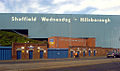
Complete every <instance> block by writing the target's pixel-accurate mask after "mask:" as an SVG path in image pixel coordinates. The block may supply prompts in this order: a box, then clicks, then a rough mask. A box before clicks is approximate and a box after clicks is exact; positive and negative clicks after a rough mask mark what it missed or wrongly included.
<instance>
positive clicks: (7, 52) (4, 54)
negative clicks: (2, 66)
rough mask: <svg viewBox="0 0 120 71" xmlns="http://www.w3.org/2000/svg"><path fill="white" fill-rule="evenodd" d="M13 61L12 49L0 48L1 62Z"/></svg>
mask: <svg viewBox="0 0 120 71" xmlns="http://www.w3.org/2000/svg"><path fill="white" fill-rule="evenodd" d="M11 59H12V47H6V46H0V60H11Z"/></svg>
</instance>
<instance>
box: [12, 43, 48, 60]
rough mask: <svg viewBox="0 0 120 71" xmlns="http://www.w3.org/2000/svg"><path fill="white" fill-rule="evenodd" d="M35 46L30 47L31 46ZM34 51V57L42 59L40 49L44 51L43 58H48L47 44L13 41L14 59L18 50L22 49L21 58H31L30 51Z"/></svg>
mask: <svg viewBox="0 0 120 71" xmlns="http://www.w3.org/2000/svg"><path fill="white" fill-rule="evenodd" d="M31 46H32V47H33V48H29V47H31ZM30 50H32V51H33V59H40V51H43V52H44V53H43V58H47V44H37V43H13V45H12V59H14V60H16V59H17V51H21V59H29V51H30Z"/></svg>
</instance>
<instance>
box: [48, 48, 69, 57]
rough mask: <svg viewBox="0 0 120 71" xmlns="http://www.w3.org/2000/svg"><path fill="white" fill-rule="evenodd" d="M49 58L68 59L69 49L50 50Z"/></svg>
mask: <svg viewBox="0 0 120 71" xmlns="http://www.w3.org/2000/svg"><path fill="white" fill-rule="evenodd" d="M48 58H51V59H52V58H68V49H58V48H48Z"/></svg>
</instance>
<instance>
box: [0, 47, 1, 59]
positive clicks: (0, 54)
mask: <svg viewBox="0 0 120 71" xmlns="http://www.w3.org/2000/svg"><path fill="white" fill-rule="evenodd" d="M0 60H1V49H0Z"/></svg>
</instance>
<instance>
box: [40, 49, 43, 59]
mask: <svg viewBox="0 0 120 71" xmlns="http://www.w3.org/2000/svg"><path fill="white" fill-rule="evenodd" d="M40 58H43V50H42V51H40Z"/></svg>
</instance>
